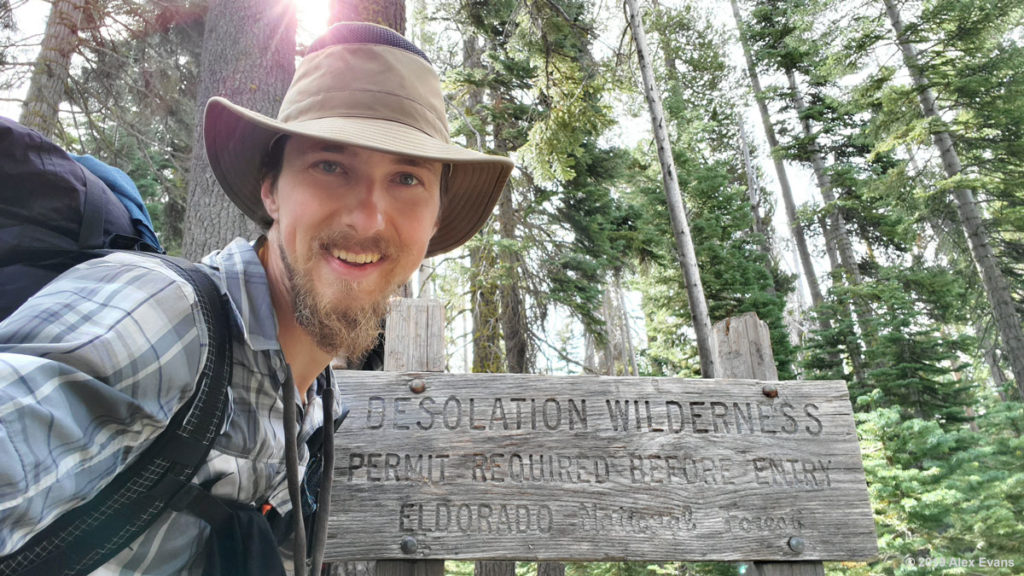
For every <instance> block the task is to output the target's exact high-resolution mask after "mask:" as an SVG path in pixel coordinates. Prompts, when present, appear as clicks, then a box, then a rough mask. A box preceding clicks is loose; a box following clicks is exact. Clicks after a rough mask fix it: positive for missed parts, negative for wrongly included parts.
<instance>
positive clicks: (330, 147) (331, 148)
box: [317, 143, 444, 168]
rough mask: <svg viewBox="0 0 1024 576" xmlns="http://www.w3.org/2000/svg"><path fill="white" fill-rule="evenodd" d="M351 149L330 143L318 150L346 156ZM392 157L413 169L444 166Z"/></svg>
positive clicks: (427, 161)
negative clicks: (432, 165) (431, 165)
mask: <svg viewBox="0 0 1024 576" xmlns="http://www.w3.org/2000/svg"><path fill="white" fill-rule="evenodd" d="M351 148H352V147H351V146H345V145H342V144H329V143H328V144H322V145H320V146H319V147H318V148H317V150H319V151H320V152H328V153H331V154H341V155H345V154H347V153H348V152H349V150H350V149H351ZM387 154H390V153H387ZM390 155H391V156H393V157H394V158H395V164H398V165H399V166H409V167H412V168H425V167H427V166H428V165H430V164H432V163H434V162H437V163H438V164H442V165H443V164H444V163H443V162H440V161H438V160H424V159H422V158H413V157H412V156H399V155H397V154H390Z"/></svg>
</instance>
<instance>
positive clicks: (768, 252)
mask: <svg viewBox="0 0 1024 576" xmlns="http://www.w3.org/2000/svg"><path fill="white" fill-rule="evenodd" d="M736 125H737V126H739V129H740V152H741V153H742V154H743V169H744V170H745V171H746V173H747V200H748V201H749V202H750V213H751V216H752V217H753V221H754V233H755V234H757V235H758V236H759V238H758V241H757V246H758V250H760V252H761V253H762V254H764V255H765V257H766V258H767V259H768V260H769V261H774V260H775V255H774V254H772V249H771V246H770V245H769V244H768V233H769V230H770V228H769V227H768V225H767V223H765V221H764V218H763V217H762V216H761V208H760V197H761V194H760V192H761V185H760V184H759V183H758V181H757V171H756V169H755V168H754V163H753V162H752V161H751V159H750V144H749V143H748V142H747V131H746V129H745V128H744V127H743V120H742V119H739V118H737V120H736ZM768 293H769V294H771V295H772V296H775V286H774V285H773V286H771V287H769V288H768Z"/></svg>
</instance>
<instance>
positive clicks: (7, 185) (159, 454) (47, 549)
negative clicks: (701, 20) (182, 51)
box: [0, 117, 232, 576]
mask: <svg viewBox="0 0 1024 576" xmlns="http://www.w3.org/2000/svg"><path fill="white" fill-rule="evenodd" d="M85 158H86V160H85V163H86V164H87V165H90V166H91V168H90V169H96V170H97V171H98V172H100V173H101V174H100V175H101V176H103V177H104V178H105V179H107V180H111V181H112V182H113V184H114V186H115V187H116V188H118V195H115V194H114V192H112V191H111V190H110V188H108V187H107V185H106V184H104V181H103V180H101V178H100V177H98V176H97V175H95V174H93V173H92V172H91V171H90V169H86V168H84V167H83V166H82V165H81V164H79V163H78V162H76V161H75V160H74V159H73V158H72V157H71V156H69V155H68V154H67V153H66V152H65V151H64V150H62V149H61V148H60V147H59V146H57V145H56V144H54V143H53V142H51V141H49V140H48V139H46V138H44V137H43V136H41V135H40V134H38V133H36V132H34V131H32V130H29V129H28V128H26V127H24V126H22V125H20V124H18V123H17V122H14V121H12V120H9V119H7V118H3V117H0V321H2V320H3V319H4V318H6V317H7V316H9V315H10V314H11V313H12V312H13V311H14V310H16V309H17V308H18V306H20V305H21V304H22V303H23V302H24V301H25V300H27V299H28V298H29V297H30V296H31V295H32V294H34V293H35V292H36V291H38V290H39V289H40V288H42V287H43V286H44V285H45V284H46V283H48V282H49V281H50V280H52V279H53V278H55V277H56V276H58V275H59V274H60V273H61V272H63V271H65V270H67V269H69V268H71V267H73V266H75V265H77V264H79V263H81V262H85V261H87V260H89V259H92V258H96V257H100V256H103V255H106V254H109V253H111V251H112V250H133V251H136V252H138V253H140V254H148V255H149V256H151V257H153V258H159V259H160V260H162V261H163V262H164V263H165V264H166V265H167V266H168V267H169V268H170V269H171V270H173V271H174V272H175V273H177V274H178V275H179V276H180V277H181V278H183V279H185V280H187V281H188V282H189V283H190V284H191V285H192V286H193V288H194V289H195V292H196V297H197V300H198V302H199V304H200V308H201V310H202V315H203V318H204V320H205V323H206V327H207V335H208V341H209V346H210V347H209V350H208V352H207V355H206V361H205V364H204V365H203V367H202V371H201V373H200V376H199V378H198V381H197V382H196V387H195V392H194V393H193V394H192V397H191V398H190V399H189V400H188V402H187V403H186V404H185V405H184V406H182V407H181V408H180V409H179V410H178V411H177V412H176V413H175V414H174V416H173V417H172V418H171V421H170V423H169V424H168V426H167V427H166V428H165V429H164V430H163V431H162V432H161V433H160V434H159V435H158V436H157V438H156V440H155V441H154V442H153V443H152V444H151V445H150V446H149V447H148V448H147V449H146V450H145V451H143V453H142V454H141V455H139V457H138V458H137V459H136V460H135V461H134V462H132V463H131V464H130V465H129V466H127V467H126V468H125V469H124V470H123V471H122V472H121V473H120V474H118V475H117V476H116V477H114V479H113V480H112V481H111V482H110V483H109V484H108V485H107V486H106V487H104V488H103V489H102V490H101V491H99V492H98V493H97V494H95V495H94V496H93V497H92V498H91V499H90V500H89V501H88V502H86V503H84V504H82V505H81V506H78V507H76V508H74V509H72V510H70V511H68V512H67V513H65V514H64V515H62V516H61V517H60V518H58V519H57V520H56V521H54V522H53V523H52V524H51V525H49V526H47V527H46V528H45V529H43V530H42V531H40V532H39V533H37V534H36V535H35V536H33V537H32V538H31V539H30V540H29V541H28V542H27V543H26V544H24V545H23V546H22V547H21V548H19V549H18V550H16V551H15V552H13V553H11V554H9V555H7V556H3V557H0V576H8V575H15V574H39V575H46V576H52V575H59V574H69V575H72V574H88V573H90V572H92V571H94V570H95V569H96V568H98V567H100V566H101V565H103V564H104V563H106V562H107V561H108V560H110V559H111V558H113V557H114V556H115V555H116V554H117V553H118V552H120V551H121V550H122V549H124V548H125V547H126V546H128V545H129V544H131V543H132V542H133V541H134V540H135V539H136V538H138V537H139V536H140V535H141V534H142V533H143V532H145V531H146V530H147V529H148V528H149V527H150V526H151V525H152V523H153V522H154V521H155V520H156V519H157V518H158V517H159V516H160V514H162V513H163V512H164V510H166V509H168V508H174V509H183V507H184V504H182V502H183V501H185V500H189V499H192V498H194V493H195V491H196V490H197V489H198V488H197V487H196V486H195V485H193V484H192V483H191V481H192V478H193V477H194V476H195V473H196V471H197V470H198V468H199V467H200V466H201V465H202V464H203V463H204V462H205V461H206V458H207V456H208V454H209V451H210V448H211V447H212V446H213V442H214V440H215V439H216V437H217V435H218V434H220V431H221V428H222V426H223V424H224V419H225V414H226V412H227V399H228V396H227V388H228V384H229V383H230V381H231V365H232V364H231V340H230V337H231V335H230V330H229V322H228V316H227V311H228V310H229V309H230V307H229V306H228V304H227V302H226V301H225V298H226V297H225V296H223V295H222V294H221V292H220V289H219V288H218V286H217V284H216V283H215V282H214V281H213V280H212V279H211V278H210V277H209V276H207V275H206V274H205V273H204V272H202V271H201V270H200V269H199V268H198V267H197V266H195V265H194V264H192V263H190V262H187V261H185V260H182V259H179V258H172V257H170V256H166V255H164V254H162V250H161V249H160V247H159V243H158V242H156V245H154V242H155V240H156V237H155V235H153V234H152V229H151V227H150V224H149V215H148V214H147V213H145V205H144V204H143V203H142V198H141V196H140V195H139V193H138V190H137V189H136V188H135V186H134V185H133V184H131V180H130V179H128V178H127V176H126V175H124V173H123V172H120V171H119V170H116V169H113V168H110V167H109V166H106V165H105V164H103V163H102V162H99V161H98V160H96V159H95V158H91V157H85ZM119 175H122V176H124V178H123V179H120V181H114V180H113V179H114V178H115V177H116V178H120V176H119ZM125 180H127V182H125ZM121 197H124V198H127V199H128V200H127V201H128V203H129V204H132V203H135V202H136V199H137V203H136V204H135V207H134V208H133V209H132V210H131V211H130V210H129V209H128V208H126V205H125V203H124V201H122V200H121V199H120V198H121ZM140 205H141V206H142V209H141V210H139V209H138V206H140ZM133 220H134V221H135V222H134V223H133ZM147 227H149V233H148V235H147V233H146V231H145V230H144V228H147ZM143 238H146V239H145V240H144V239H143Z"/></svg>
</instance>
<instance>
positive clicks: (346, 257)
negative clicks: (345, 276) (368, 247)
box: [331, 250, 382, 266]
mask: <svg viewBox="0 0 1024 576" xmlns="http://www.w3.org/2000/svg"><path fill="white" fill-rule="evenodd" d="M331 255H332V256H334V258H335V259H337V260H340V261H341V262H344V263H346V264H351V265H354V266H365V265H367V264H373V263H374V262H377V261H378V260H380V259H381V256H382V255H381V254H380V253H379V252H367V253H365V254H356V253H354V252H347V251H345V250H331Z"/></svg>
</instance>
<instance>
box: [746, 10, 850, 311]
mask: <svg viewBox="0 0 1024 576" xmlns="http://www.w3.org/2000/svg"><path fill="white" fill-rule="evenodd" d="M731 3H732V14H733V17H734V18H735V19H736V28H737V30H738V31H739V37H740V44H741V45H742V46H743V55H744V56H745V57H746V61H747V74H748V75H749V76H750V84H751V86H752V87H753V89H754V100H756V101H757V108H758V110H759V111H760V113H761V123H762V124H763V125H764V134H765V138H767V139H768V146H769V147H770V148H771V152H772V161H773V162H774V164H775V172H776V174H777V175H778V178H779V188H780V189H781V191H782V203H783V205H784V206H785V207H786V218H787V220H788V221H789V231H790V234H791V235H792V236H793V242H794V243H795V244H796V250H797V254H798V255H799V257H800V265H801V267H802V268H803V271H804V278H805V280H806V281H807V289H808V290H809V291H810V293H811V304H812V305H813V306H815V307H818V306H821V304H822V303H823V302H824V301H825V300H824V298H823V297H822V294H821V285H820V284H819V283H818V275H817V273H816V272H815V271H814V263H813V261H812V260H811V252H810V250H809V249H808V248H807V238H806V237H805V236H804V230H803V228H802V227H801V226H800V221H799V219H798V218H797V214H796V203H795V202H794V201H793V190H792V188H791V187H790V185H789V175H788V173H787V172H786V165H785V164H784V163H783V162H782V158H781V157H780V156H779V155H778V151H779V139H778V137H777V136H776V135H775V127H774V126H773V125H772V119H771V115H770V114H769V113H768V103H767V102H766V101H765V99H764V92H763V90H762V89H761V78H760V76H758V74H757V66H756V65H755V64H754V56H753V55H752V54H751V52H750V46H749V44H748V43H747V37H746V33H745V32H744V31H743V17H742V16H741V15H740V7H739V4H738V3H737V2H736V0H731ZM819 322H820V325H821V329H822V330H828V329H830V328H831V323H830V322H828V321H827V320H825V319H824V318H820V320H819Z"/></svg>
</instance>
